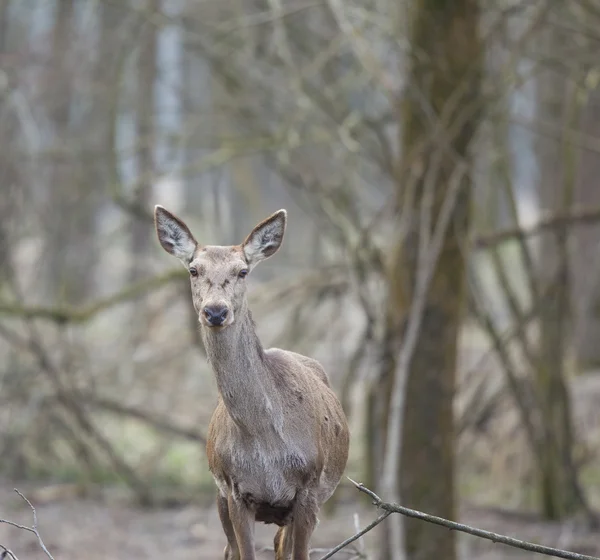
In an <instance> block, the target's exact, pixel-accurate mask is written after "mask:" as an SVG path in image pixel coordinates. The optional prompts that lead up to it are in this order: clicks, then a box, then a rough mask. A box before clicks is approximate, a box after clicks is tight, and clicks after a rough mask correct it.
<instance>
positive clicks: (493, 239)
mask: <svg viewBox="0 0 600 560" xmlns="http://www.w3.org/2000/svg"><path fill="white" fill-rule="evenodd" d="M598 222H600V208H587V209H586V208H576V209H573V210H571V211H570V212H566V213H564V214H555V215H552V216H546V217H544V218H542V219H541V220H540V221H539V222H537V223H536V224H533V225H532V226H528V227H514V228H508V229H503V230H500V231H496V232H493V233H488V234H484V235H480V236H479V237H477V238H476V239H475V241H474V243H473V246H474V248H475V249H489V248H490V247H494V246H496V245H499V244H501V243H504V242H505V241H513V240H515V239H521V240H524V239H526V238H528V237H533V236H534V235H539V234H541V233H544V232H546V231H549V230H554V229H557V228H561V227H564V226H569V225H583V224H588V225H591V224H596V223H598Z"/></svg>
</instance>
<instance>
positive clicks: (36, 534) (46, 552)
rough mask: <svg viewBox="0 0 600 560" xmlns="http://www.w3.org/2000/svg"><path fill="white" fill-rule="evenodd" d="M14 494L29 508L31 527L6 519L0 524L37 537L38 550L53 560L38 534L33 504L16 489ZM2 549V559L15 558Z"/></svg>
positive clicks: (0, 521) (5, 549)
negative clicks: (5, 557)
mask: <svg viewBox="0 0 600 560" xmlns="http://www.w3.org/2000/svg"><path fill="white" fill-rule="evenodd" d="M15 492H16V493H17V494H19V496H21V498H23V500H24V501H25V502H26V503H27V505H28V506H29V507H30V508H31V512H32V513H33V525H32V526H31V527H28V526H27V525H19V524H18V523H15V522H14V521H8V520H7V519H0V523H5V524H6V525H11V526H12V527H16V528H17V529H22V530H23V531H29V532H30V533H33V534H34V535H35V536H36V537H37V540H38V543H39V545H40V548H41V549H42V550H43V551H44V554H45V555H46V556H47V557H48V558H50V560H54V557H53V556H52V554H50V552H49V550H48V549H47V548H46V545H45V544H44V540H43V539H42V537H41V535H40V532H39V530H38V519H37V512H36V511H35V508H34V507H33V504H32V503H31V502H30V501H29V500H28V499H27V498H26V497H25V496H24V495H23V494H21V492H19V491H18V490H17V489H16V488H15ZM2 549H3V551H4V552H3V553H2V556H3V557H4V556H5V555H6V554H10V555H11V556H12V557H13V558H15V555H14V554H13V553H12V552H11V551H10V550H8V549H7V548H5V547H4V546H2Z"/></svg>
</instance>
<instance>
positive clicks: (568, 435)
mask: <svg viewBox="0 0 600 560" xmlns="http://www.w3.org/2000/svg"><path fill="white" fill-rule="evenodd" d="M599 55H600V1H598V0H570V1H569V2H560V1H559V2H557V1H554V0H493V1H492V0H480V1H477V0H412V1H410V0H345V1H344V2H342V1H341V0H1V1H0V146H1V149H0V517H2V518H10V519H13V520H14V521H19V522H23V523H27V524H30V522H31V520H30V514H31V512H30V511H29V510H28V508H27V507H26V506H25V505H24V504H23V503H22V502H21V501H20V500H19V498H18V496H15V495H14V494H13V493H12V488H13V487H14V486H17V487H18V488H19V489H20V490H21V491H23V492H24V493H25V494H26V495H27V496H28V497H29V498H30V499H31V500H32V501H33V502H34V504H35V505H36V506H37V509H38V517H39V520H40V528H41V531H42V534H43V535H45V537H46V539H45V540H46V544H47V546H48V548H49V549H50V550H51V551H52V552H53V554H54V556H55V557H56V558H62V559H63V560H67V559H71V558H81V557H82V554H84V551H85V557H86V558H89V559H95V558H107V557H111V558H114V559H118V558H132V557H133V558H162V557H167V556H168V557H169V558H173V559H183V558H220V557H221V555H222V549H223V547H224V544H225V538H224V536H223V534H222V531H221V528H220V525H219V522H218V518H217V515H216V510H215V507H214V496H215V488H214V484H213V482H212V478H211V477H210V474H209V472H208V469H207V465H206V460H205V454H204V434H205V432H206V428H207V425H208V421H209V418H210V415H211V412H212V410H213V408H214V406H215V403H216V388H215V383H214V380H213V377H212V373H211V370H210V368H209V365H208V364H207V361H206V357H205V354H204V351H203V348H202V343H201V340H200V337H199V331H198V322H197V317H196V316H195V314H194V311H193V308H192V305H191V298H190V294H189V281H188V279H187V273H186V271H185V270H184V269H183V268H182V267H181V265H180V264H179V263H178V262H177V261H176V260H175V259H173V258H171V257H170V256H168V255H167V254H166V253H164V252H163V251H162V249H161V248H160V246H159V244H158V242H157V239H156V234H155V231H154V227H153V223H152V209H153V206H154V205H155V204H161V205H163V206H165V207H166V208H168V209H169V210H171V211H172V212H175V213H176V214H178V215H180V216H181V217H182V218H183V219H184V220H185V221H186V222H187V223H188V225H189V226H190V227H191V229H192V231H193V232H194V234H195V236H196V238H197V239H198V240H199V241H200V242H201V243H204V244H233V243H239V242H241V241H242V240H243V239H244V237H245V236H246V235H247V233H249V231H250V230H251V228H252V227H253V225H254V224H255V223H257V222H258V221H259V220H262V219H263V218H265V217H266V216H268V215H269V214H270V213H272V212H273V211H275V210H277V209H279V208H282V207H283V208H287V210H288V224H289V225H288V230H287V234H286V239H285V242H284V245H283V248H282V250H281V251H280V252H279V253H278V254H277V256H276V257H274V258H273V259H270V260H268V261H267V262H265V263H264V264H262V265H261V266H260V267H258V268H257V269H256V271H254V272H253V274H252V279H251V280H250V301H251V307H252V309H253V314H254V318H255V320H256V321H257V324H258V332H259V335H260V336H261V339H262V341H263V343H264V345H265V346H267V347H269V346H280V347H283V348H286V349H290V350H294V351H297V352H301V353H306V354H308V355H310V356H313V357H315V358H317V359H319V360H320V361H321V362H322V363H323V365H324V366H325V368H326V369H327V371H328V373H329V375H330V378H331V380H332V383H333V385H334V386H335V389H336V391H337V393H338V395H339V396H340V398H341V400H342V402H343V405H344V408H345V410H346V413H347V415H348V417H349V420H350V424H351V428H352V442H351V456H350V460H349V463H348V468H347V474H348V475H349V476H351V477H352V478H354V479H356V480H359V481H361V482H364V483H365V484H366V485H367V486H369V487H370V488H372V489H373V490H375V491H377V492H378V493H380V495H381V497H382V498H383V499H388V500H398V501H400V502H401V503H402V504H403V505H406V506H408V507H413V508H416V509H419V510H422V511H425V512H428V513H431V514H436V515H440V516H443V517H447V518H451V519H456V520H461V521H463V522H466V523H471V524H475V525H478V526H481V527H482V528H485V529H489V530H493V531H496V532H499V533H508V534H510V535H513V536H516V537H519V538H523V539H526V540H533V541H535V542H541V543H544V544H547V545H550V546H557V547H561V548H568V549H571V550H575V551H578V552H581V553H586V554H592V555H600V536H599V535H598V533H597V532H596V529H595V528H596V526H597V524H596V523H597V522H596V512H597V511H598V510H599V509H600V462H599V452H600V185H599V184H598V179H597V178H598V176H599V174H600V56H599ZM375 515H376V511H375V508H373V506H371V505H370V502H369V500H368V499H367V498H366V496H364V495H361V494H359V493H358V492H357V491H356V490H355V489H354V488H353V487H352V486H351V485H350V484H349V483H348V482H347V481H343V482H342V483H341V485H340V487H339V489H338V492H337V493H336V495H335V496H334V498H333V499H332V501H331V502H330V503H329V504H328V506H327V507H326V508H325V511H323V512H322V515H321V525H320V526H319V528H318V530H317V532H316V534H315V538H314V541H313V544H314V546H315V547H323V548H322V549H320V550H321V552H319V550H317V551H316V552H315V556H314V557H315V558H318V557H320V555H321V554H322V550H326V549H328V548H331V547H333V546H334V545H336V544H337V543H338V542H340V541H341V540H343V539H345V538H346V537H348V536H350V535H351V534H352V533H354V532H355V527H356V525H357V524H358V525H361V526H362V525H366V524H367V523H368V521H370V519H371V518H373V517H374V516H375ZM403 528H404V530H401V526H400V519H393V518H390V519H388V520H387V521H386V522H385V523H384V525H382V526H380V527H378V528H377V529H376V530H374V531H373V532H372V533H370V534H369V535H368V536H367V537H366V538H365V541H364V542H362V541H361V543H360V544H359V545H357V546H356V547H355V548H353V549H351V550H349V551H346V552H340V553H339V554H338V556H336V557H339V558H373V559H375V558H378V559H381V560H385V559H388V558H389V559H394V560H396V559H398V558H407V559H410V560H434V559H435V560H438V559H442V558H443V559H449V560H454V559H458V558H464V559H467V558H487V559H492V558H494V559H495V558H507V557H510V558H515V557H518V558H520V557H523V558H525V557H529V556H531V555H527V554H526V553H519V552H518V551H513V550H508V549H505V548H501V545H493V544H492V543H486V542H485V541H480V540H478V539H475V538H473V537H468V536H460V537H459V536H457V535H456V533H454V532H449V531H447V530H445V529H441V528H438V527H435V526H429V525H427V524H424V523H422V522H420V521H407V522H405V523H404V525H403ZM32 539H33V540H32ZM271 539H272V536H271V532H269V530H268V528H267V529H265V531H264V532H263V528H259V532H258V544H259V545H260V546H261V547H268V546H269V545H270V544H271ZM0 542H1V543H2V544H4V545H5V546H9V547H11V548H12V549H13V550H14V552H15V554H18V555H19V556H20V557H21V558H38V557H39V558H42V557H43V553H42V552H41V551H40V550H39V548H38V546H37V543H36V542H35V539H34V537H33V536H32V535H29V534H27V533H23V532H19V531H17V530H16V529H13V528H8V527H7V526H6V525H0ZM261 554H262V556H261V558H262V557H264V558H268V557H272V554H273V553H272V551H269V550H265V551H263V552H261Z"/></svg>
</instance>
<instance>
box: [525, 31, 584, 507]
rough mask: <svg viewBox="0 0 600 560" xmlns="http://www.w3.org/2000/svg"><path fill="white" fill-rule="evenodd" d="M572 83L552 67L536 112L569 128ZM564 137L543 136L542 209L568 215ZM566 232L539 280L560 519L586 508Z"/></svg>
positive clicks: (541, 372)
mask: <svg viewBox="0 0 600 560" xmlns="http://www.w3.org/2000/svg"><path fill="white" fill-rule="evenodd" d="M543 40H544V44H543V47H545V51H546V54H547V55H548V56H549V57H550V58H552V56H553V53H557V52H558V53H560V52H561V49H562V48H563V46H564V45H566V44H567V42H570V38H569V37H568V36H564V33H561V32H560V31H558V30H556V29H555V28H554V27H551V28H550V29H549V30H548V31H546V33H545V34H544V36H543ZM567 83H568V80H567V79H566V77H565V76H564V75H563V74H562V73H561V72H560V71H558V70H556V69H554V68H547V69H545V70H544V72H543V73H541V74H540V77H539V79H538V90H537V91H538V100H537V107H538V112H539V118H540V120H542V121H544V122H551V123H554V124H556V125H557V130H559V131H561V130H562V129H563V127H564V126H567V125H568V124H570V123H567V120H566V119H568V118H569V115H568V110H567V109H568V105H569V102H568V96H569V91H568V89H567V87H566V84H567ZM569 149H573V148H571V147H569V145H568V143H567V142H565V138H564V136H563V135H562V133H561V132H558V133H557V134H555V135H553V136H548V135H540V136H539V138H538V140H537V152H538V187H537V188H538V195H539V201H540V210H541V211H542V212H546V213H552V214H555V213H558V212H566V211H568V210H569V208H571V206H572V202H573V196H574V179H573V177H572V176H571V174H570V172H569V168H568V164H567V158H568V150H569ZM567 256H568V254H567V229H566V227H563V228H560V229H557V230H556V231H554V232H551V233H548V234H546V235H544V236H543V237H542V240H541V246H540V255H539V262H538V277H539V279H540V283H541V285H542V288H543V289H542V291H543V292H545V291H546V290H547V289H551V297H548V298H547V301H546V303H545V304H544V305H543V306H542V307H541V311H540V346H539V352H538V366H537V368H536V369H537V371H536V392H537V395H538V400H539V403H540V413H541V415H542V422H541V426H542V429H543V431H544V433H543V438H542V452H541V456H540V457H539V459H538V460H539V465H538V470H539V492H540V506H541V510H542V514H543V515H544V516H545V517H546V518H548V519H561V518H563V517H565V516H566V515H568V514H570V513H572V512H573V511H574V510H575V509H577V507H578V505H582V500H581V496H582V495H581V493H580V492H579V485H578V482H577V474H576V469H575V465H574V461H573V443H574V442H573V426H572V420H571V410H570V396H569V391H568V386H567V383H566V375H565V374H566V372H565V361H566V352H567V348H568V346H569V342H570V339H569V320H570V317H569V315H570V305H569V295H570V294H569V291H570V290H569V269H568V259H567Z"/></svg>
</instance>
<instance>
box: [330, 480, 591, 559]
mask: <svg viewBox="0 0 600 560" xmlns="http://www.w3.org/2000/svg"><path fill="white" fill-rule="evenodd" d="M348 480H349V481H350V482H351V483H352V484H354V486H356V488H357V489H358V490H359V491H360V492H363V493H364V494H366V495H367V496H369V497H370V498H372V499H373V505H375V506H376V507H377V508H378V509H381V510H383V511H384V512H385V513H384V514H382V515H380V516H379V517H378V518H377V519H376V520H375V521H374V522H373V523H371V525H369V526H368V527H366V528H365V529H363V530H362V531H360V532H359V533H357V534H356V535H354V536H353V537H351V538H349V539H347V540H346V541H344V542H343V543H341V544H340V545H338V546H337V547H335V548H334V549H332V550H331V552H330V553H328V554H327V555H325V556H323V558H321V559H320V560H325V559H326V558H330V557H331V556H333V554H334V553H335V552H337V551H338V550H340V549H341V548H343V547H344V546H346V545H347V544H350V543H351V542H353V541H355V540H356V539H358V538H359V537H360V536H362V535H364V534H365V533H366V532H367V531H370V530H371V529H372V528H373V527H375V526H376V525H377V524H379V523H381V521H383V519H385V517H387V516H388V515H389V514H392V513H399V514H400V515H404V516H406V517H412V518H414V519H420V520H421V521H425V522H427V523H433V524H434V525H439V526H440V527H446V529H449V530H450V531H460V532H461V533H466V534H468V535H473V536H475V537H479V538H481V539H486V540H488V541H492V542H493V543H500V544H505V545H507V546H512V547H513V548H519V549H521V550H526V551H528V552H536V553H538V554H545V555H546V556H553V557H554V558H566V559H568V560H600V558H598V557H596V556H588V555H586V554H578V553H576V552H569V551H568V550H562V549H559V548H552V547H550V546H543V545H539V544H535V543H531V542H527V541H522V540H519V539H515V538H513V537H507V536H505V535H500V534H498V533H493V532H491V531H485V530H483V529H478V528H477V527H471V526H469V525H465V524H463V523H457V522H455V521H450V520H449V519H444V518H443V517H437V516H436V515H429V514H428V513H423V512H421V511H417V510H414V509H409V508H407V507H404V506H401V505H398V504H395V503H391V502H384V501H383V500H382V499H381V498H380V497H379V496H378V495H377V494H375V492H373V491H372V490H369V489H368V488H367V487H366V486H364V485H363V484H361V483H358V482H355V481H354V480H352V479H351V478H348Z"/></svg>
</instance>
